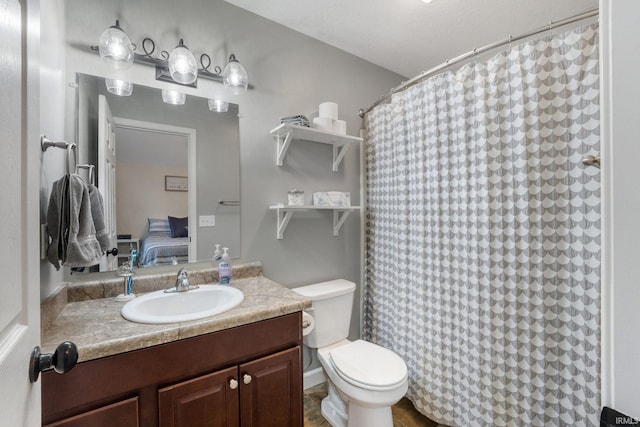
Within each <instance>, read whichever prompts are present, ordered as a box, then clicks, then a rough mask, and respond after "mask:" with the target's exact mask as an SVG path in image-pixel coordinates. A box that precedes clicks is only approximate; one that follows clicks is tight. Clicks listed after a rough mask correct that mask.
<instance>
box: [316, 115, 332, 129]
mask: <svg viewBox="0 0 640 427" xmlns="http://www.w3.org/2000/svg"><path fill="white" fill-rule="evenodd" d="M313 127H314V128H316V129H320V130H329V131H333V120H331V119H329V118H327V117H315V118H314V119H313Z"/></svg>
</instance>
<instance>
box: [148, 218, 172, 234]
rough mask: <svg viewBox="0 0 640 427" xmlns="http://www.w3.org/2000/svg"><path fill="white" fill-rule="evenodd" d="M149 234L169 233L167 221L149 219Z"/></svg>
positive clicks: (169, 227)
mask: <svg viewBox="0 0 640 427" xmlns="http://www.w3.org/2000/svg"><path fill="white" fill-rule="evenodd" d="M149 233H165V234H170V233H171V226H170V225H169V220H168V219H166V218H162V219H159V218H149Z"/></svg>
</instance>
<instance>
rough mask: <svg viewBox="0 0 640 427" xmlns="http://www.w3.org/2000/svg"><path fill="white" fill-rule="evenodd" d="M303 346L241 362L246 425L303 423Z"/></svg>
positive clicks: (263, 426) (282, 426) (265, 426)
mask: <svg viewBox="0 0 640 427" xmlns="http://www.w3.org/2000/svg"><path fill="white" fill-rule="evenodd" d="M300 354H301V353H300V346H297V347H294V348H291V349H289V350H285V351H282V352H280V353H275V354H273V355H271V356H266V357H263V358H261V359H257V360H254V361H253V362H249V363H245V364H243V365H240V410H241V415H240V420H241V425H242V427H302V370H301V365H302V364H301V361H300Z"/></svg>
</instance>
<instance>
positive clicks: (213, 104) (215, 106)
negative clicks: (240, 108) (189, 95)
mask: <svg viewBox="0 0 640 427" xmlns="http://www.w3.org/2000/svg"><path fill="white" fill-rule="evenodd" d="M207 103H208V104H209V110H211V111H215V112H216V113H226V112H227V111H228V110H229V103H228V102H224V101H223V100H221V99H211V98H210V99H209V100H208V101H207Z"/></svg>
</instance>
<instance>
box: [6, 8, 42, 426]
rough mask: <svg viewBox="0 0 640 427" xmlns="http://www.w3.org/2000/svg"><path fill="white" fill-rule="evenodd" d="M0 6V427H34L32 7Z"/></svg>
mask: <svg viewBox="0 0 640 427" xmlns="http://www.w3.org/2000/svg"><path fill="white" fill-rule="evenodd" d="M35 3H36V4H35V5H34V2H31V1H18V0H2V1H0V58H2V60H1V61H0V75H2V96H0V147H1V148H2V155H1V156H0V170H1V171H2V180H3V182H2V185H0V218H2V221H0V241H1V242H2V244H0V272H1V274H0V402H2V403H1V406H2V411H1V414H0V424H2V425H6V426H26V425H29V426H35V425H38V424H39V423H40V384H39V383H35V384H31V383H30V382H29V376H28V372H29V357H30V355H31V351H32V350H33V348H34V346H36V345H37V344H38V342H39V335H40V301H39V300H40V272H39V268H40V266H39V262H38V260H39V259H40V257H39V250H38V245H39V225H38V223H39V211H40V208H39V194H38V193H39V182H38V181H39V177H40V167H39V155H40V147H39V135H38V128H39V122H38V111H39V105H38V104H39V86H38V85H39V78H40V75H39V68H38V65H37V64H38V60H37V51H38V44H39V34H40V33H39V29H38V26H39V20H38V15H37V12H35V11H34V12H31V8H32V6H33V9H34V10H37V2H35Z"/></svg>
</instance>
